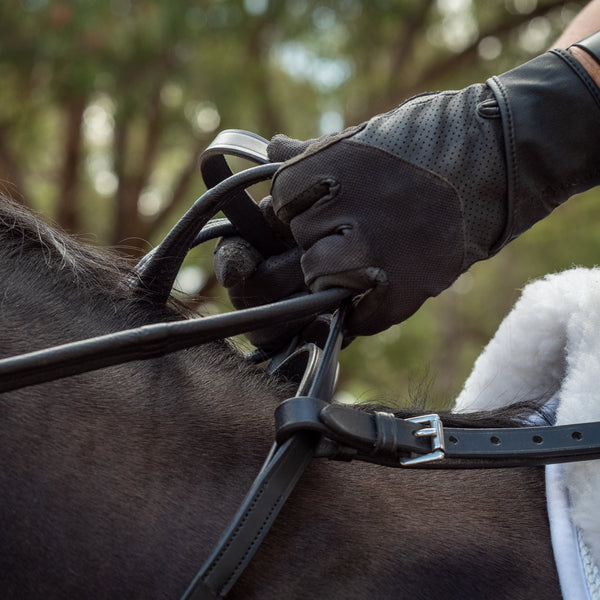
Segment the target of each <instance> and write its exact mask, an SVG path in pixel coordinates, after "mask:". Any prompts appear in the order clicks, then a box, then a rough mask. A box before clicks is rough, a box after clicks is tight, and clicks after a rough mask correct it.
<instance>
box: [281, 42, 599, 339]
mask: <svg viewBox="0 0 600 600" xmlns="http://www.w3.org/2000/svg"><path fill="white" fill-rule="evenodd" d="M598 131H600V93H599V91H598V89H597V87H596V86H595V84H594V83H593V81H592V80H591V79H590V77H589V76H588V75H587V73H586V72H585V71H584V69H583V68H582V67H581V66H580V64H579V63H578V62H577V61H576V60H575V59H573V57H571V55H570V54H568V53H567V52H565V51H562V50H556V51H551V52H547V53H545V54H543V55H541V56H539V57H538V58H536V59H534V60H532V61H530V62H528V63H526V64H524V65H522V66H520V67H518V68H516V69H514V70H512V71H509V72H508V73H505V74H504V75H500V76H499V77H493V78H492V79H490V80H488V82H487V84H486V85H484V84H477V85H472V86H470V87H468V88H466V89H464V90H461V91H453V92H443V93H439V94H425V95H422V96H417V97H416V98H413V99H411V100H409V101H407V102H406V103H404V104H403V105H401V106H400V107H399V108H397V109H395V110H393V111H391V112H389V113H387V114H384V115H380V116H377V117H375V118H373V119H371V120H370V121H368V122H366V123H363V124H362V125H360V126H358V127H353V128H350V129H347V130H346V131H344V132H342V133H340V134H337V135H333V136H325V137H324V138H320V139H318V140H313V141H311V142H297V141H295V140H290V139H289V138H286V137H284V136H276V137H275V138H274V139H273V140H272V142H271V144H270V145H269V156H270V158H271V160H273V161H279V160H282V159H283V160H288V159H289V160H288V162H287V163H286V164H285V165H284V166H283V167H282V168H281V169H280V170H279V171H278V172H277V174H276V176H275V178H274V180H273V184H272V196H273V207H274V209H275V213H276V215H277V217H278V218H279V219H280V220H282V221H283V222H285V223H289V225H290V228H291V231H292V234H293V236H294V239H295V240H296V242H297V244H298V245H299V246H300V248H301V249H302V251H303V254H302V259H301V265H302V271H303V273H304V278H305V282H306V284H307V285H308V286H309V287H310V289H312V290H314V291H317V290H321V289H325V288H328V287H332V286H342V287H347V288H351V289H354V290H357V291H363V292H365V293H364V294H363V295H362V296H360V297H359V299H358V301H357V302H356V304H355V307H354V311H353V313H352V315H351V319H350V321H349V323H348V328H349V332H350V333H352V334H359V335H361V334H362V335H367V334H372V333H376V332H378V331H381V330H383V329H385V328H387V327H389V326H390V325H392V324H394V323H397V322H400V321H402V320H403V319H406V318H407V317H408V316H410V315H411V314H412V313H414V312H415V311H416V310H417V309H418V308H419V306H420V305H421V304H422V303H423V302H424V301H425V300H426V299H427V298H428V297H430V296H435V295H437V294H438V293H440V292H441V291H442V290H443V289H445V288H446V287H448V286H449V285H451V284H452V282H453V281H454V280H455V279H456V278H457V277H458V276H459V275H460V274H461V273H462V272H464V271H465V270H466V269H468V267H469V266H470V265H471V264H473V263H474V262H476V261H478V260H482V259H485V258H487V257H489V256H491V255H492V254H494V253H495V252H497V251H498V250H500V249H501V248H502V247H503V246H504V245H506V244H507V243H508V242H509V241H510V240H511V239H513V238H515V237H516V236H517V235H519V234H520V233H522V232H523V231H525V230H526V229H528V228H529V227H530V226H531V225H533V224H534V223H535V222H536V221H538V220H539V219H541V218H543V217H544V216H545V215H547V214H548V213H549V212H550V211H551V210H552V209H553V208H554V207H556V206H557V205H559V204H560V203H561V202H563V201H565V200H566V199H567V198H568V197H569V196H571V195H573V194H574V193H577V192H580V191H583V190H585V189H589V188H590V187H593V186H594V185H596V184H597V183H599V182H600V162H599V161H598V158H597V157H598V155H599V154H598V152H599V150H600V136H599V135H598Z"/></svg>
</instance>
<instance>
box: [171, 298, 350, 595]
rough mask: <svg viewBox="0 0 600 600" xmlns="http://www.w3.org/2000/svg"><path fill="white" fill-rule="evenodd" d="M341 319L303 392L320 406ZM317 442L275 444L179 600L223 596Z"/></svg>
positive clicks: (329, 388) (300, 438)
mask: <svg viewBox="0 0 600 600" xmlns="http://www.w3.org/2000/svg"><path fill="white" fill-rule="evenodd" d="M345 314H346V307H345V306H342V307H341V308H340V309H339V310H338V312H337V313H336V314H335V315H334V317H333V322H332V324H331V329H330V335H329V338H328V340H327V343H326V344H325V348H324V350H323V355H322V358H321V363H320V365H319V368H318V369H317V372H316V374H315V378H314V381H313V382H312V384H311V385H310V389H309V391H308V394H309V396H311V397H313V398H317V399H319V400H320V401H321V402H323V403H328V402H329V401H330V400H331V396H332V394H333V390H334V387H335V380H336V372H337V361H338V357H339V352H340V349H341V345H342V340H343V332H342V327H343V321H344V318H345ZM320 437H321V436H320V435H319V434H318V433H315V432H311V431H302V432H297V433H295V434H293V435H291V436H290V437H289V438H288V439H287V441H285V442H284V443H283V444H281V445H276V447H275V448H276V449H275V452H274V453H272V455H271V456H270V457H269V458H268V459H267V461H266V462H265V465H264V466H263V468H262V470H261V472H260V473H259V475H258V477H257V478H256V480H255V482H254V484H253V485H252V488H251V490H250V492H249V493H248V495H247V496H246V498H245V500H244V502H243V503H242V506H241V507H240V509H239V510H238V512H237V514H236V515H235V517H234V519H233V520H232V522H231V524H230V525H229V527H228V529H227V531H226V532H225V533H224V534H223V536H222V538H221V540H220V541H219V543H218V544H217V546H216V547H215V549H214V550H213V553H212V555H211V556H210V557H209V559H208V560H207V561H206V562H205V564H204V565H203V566H202V568H201V569H200V571H199V572H198V574H197V575H196V577H195V578H194V580H193V581H192V583H191V584H190V586H189V588H188V589H187V591H186V592H185V594H184V595H183V596H182V600H208V599H211V600H214V599H215V598H224V597H225V596H226V595H227V593H228V592H229V590H230V589H231V587H232V586H233V585H234V584H235V582H236V581H237V579H238V577H239V576H240V575H241V573H242V572H243V570H244V569H245V568H246V566H247V564H248V563H249V562H250V560H251V559H252V557H253V556H254V553H255V552H256V550H257V549H258V547H259V546H260V544H261V542H262V540H263V539H264V538H265V536H266V535H267V533H268V532H269V530H270V528H271V525H272V524H273V522H274V520H275V518H276V517H277V515H278V514H279V511H280V510H281V507H282V506H283V504H284V503H285V501H286V500H287V498H288V496H289V495H290V493H291V492H292V490H293V489H294V487H295V485H296V483H297V481H298V479H299V478H300V476H301V475H302V473H303V472H304V470H305V469H306V467H307V466H308V464H309V463H310V461H311V459H312V457H313V455H314V452H315V450H316V448H317V445H318V443H319V440H320Z"/></svg>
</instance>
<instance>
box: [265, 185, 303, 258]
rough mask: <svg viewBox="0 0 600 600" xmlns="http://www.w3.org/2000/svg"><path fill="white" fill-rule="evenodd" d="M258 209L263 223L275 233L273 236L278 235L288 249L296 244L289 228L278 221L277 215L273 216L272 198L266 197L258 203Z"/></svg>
mask: <svg viewBox="0 0 600 600" xmlns="http://www.w3.org/2000/svg"><path fill="white" fill-rule="evenodd" d="M258 207H259V208H260V211H261V212H262V215H263V217H264V219H265V221H266V222H267V224H268V225H269V227H270V228H271V229H272V230H273V231H274V232H275V234H276V235H278V236H279V237H280V238H281V239H282V240H283V241H284V242H287V243H288V244H289V245H290V247H292V246H294V245H295V244H296V242H295V241H294V237H293V235H292V231H291V229H290V226H289V225H288V224H287V223H284V222H283V221H281V220H280V219H278V218H277V215H276V214H275V209H274V208H273V197H272V196H266V197H265V198H263V199H262V200H261V201H260V203H259V205H258Z"/></svg>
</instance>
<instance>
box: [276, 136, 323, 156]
mask: <svg viewBox="0 0 600 600" xmlns="http://www.w3.org/2000/svg"><path fill="white" fill-rule="evenodd" d="M314 141H315V140H314V139H311V140H306V141H301V140H296V139H294V138H291V137H288V136H287V135H283V134H281V133H279V134H277V135H275V136H273V138H271V141H270V142H269V145H268V146H267V155H268V156H269V160H270V161H271V162H284V161H286V160H290V158H293V157H294V156H298V154H302V153H303V152H304V151H305V150H306V149H307V148H308V147H309V146H310V145H311V144H312V143H313V142H314Z"/></svg>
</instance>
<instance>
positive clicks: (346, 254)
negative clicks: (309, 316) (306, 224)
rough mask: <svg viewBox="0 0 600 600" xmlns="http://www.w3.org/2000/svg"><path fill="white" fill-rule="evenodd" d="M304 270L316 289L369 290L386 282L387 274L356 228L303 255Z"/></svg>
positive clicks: (311, 248) (317, 243)
mask: <svg viewBox="0 0 600 600" xmlns="http://www.w3.org/2000/svg"><path fill="white" fill-rule="evenodd" d="M301 263H302V270H303V272H304V279H305V281H306V283H307V285H308V286H309V287H310V288H311V289H312V290H313V291H321V290H323V289H326V288H330V287H338V286H339V287H345V288H348V289H352V290H359V291H366V290H368V289H370V288H372V287H373V286H374V285H385V284H387V275H386V273H385V271H384V270H383V269H382V268H380V267H379V266H378V264H377V262H376V261H375V259H373V258H372V257H371V255H370V253H369V251H368V246H367V244H366V243H365V241H364V239H363V238H362V236H361V235H360V234H359V232H357V231H356V230H349V231H342V232H341V233H338V234H333V235H329V236H327V237H324V238H322V239H320V240H318V241H317V242H315V243H314V244H313V245H312V246H311V247H310V248H309V249H308V250H306V252H305V253H304V254H303V256H302V261H301Z"/></svg>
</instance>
